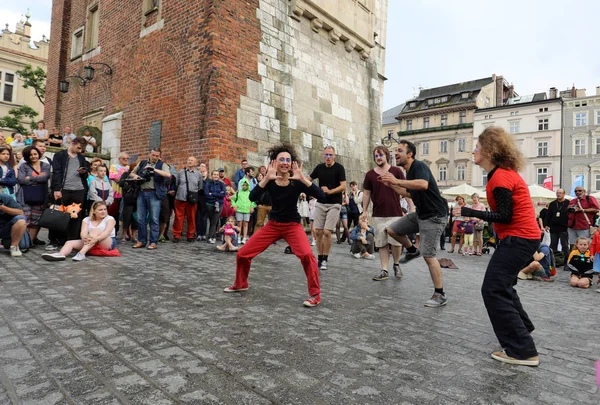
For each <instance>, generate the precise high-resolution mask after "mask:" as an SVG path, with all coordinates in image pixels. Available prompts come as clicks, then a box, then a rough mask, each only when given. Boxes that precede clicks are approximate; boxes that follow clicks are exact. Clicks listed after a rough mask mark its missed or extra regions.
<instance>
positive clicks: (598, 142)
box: [596, 138, 600, 155]
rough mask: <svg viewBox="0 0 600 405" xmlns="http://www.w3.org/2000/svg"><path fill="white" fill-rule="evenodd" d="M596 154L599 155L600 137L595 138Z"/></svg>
mask: <svg viewBox="0 0 600 405" xmlns="http://www.w3.org/2000/svg"><path fill="white" fill-rule="evenodd" d="M596 155H600V138H596Z"/></svg>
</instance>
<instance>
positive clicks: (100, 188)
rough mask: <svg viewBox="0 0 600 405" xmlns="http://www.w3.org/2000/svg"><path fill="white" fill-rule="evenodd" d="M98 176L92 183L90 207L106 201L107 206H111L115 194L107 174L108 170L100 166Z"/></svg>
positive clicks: (89, 192) (89, 195)
mask: <svg viewBox="0 0 600 405" xmlns="http://www.w3.org/2000/svg"><path fill="white" fill-rule="evenodd" d="M96 171H97V174H98V175H97V176H95V177H94V178H93V179H92V181H90V189H89V191H88V200H89V201H90V205H89V206H90V207H91V206H92V204H93V203H94V202H100V201H104V202H105V203H106V205H108V206H110V205H111V204H112V203H113V200H114V193H115V191H114V190H113V188H112V186H111V184H110V181H108V177H107V176H106V173H107V172H108V169H107V168H106V166H104V165H100V166H98V167H97V168H96Z"/></svg>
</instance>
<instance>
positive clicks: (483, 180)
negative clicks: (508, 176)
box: [481, 169, 488, 186]
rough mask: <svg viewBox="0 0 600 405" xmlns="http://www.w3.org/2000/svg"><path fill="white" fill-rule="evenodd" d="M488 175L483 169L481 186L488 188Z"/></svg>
mask: <svg viewBox="0 0 600 405" xmlns="http://www.w3.org/2000/svg"><path fill="white" fill-rule="evenodd" d="M487 175H488V173H487V172H486V171H485V170H483V169H481V184H482V185H484V186H487V183H488V177H487Z"/></svg>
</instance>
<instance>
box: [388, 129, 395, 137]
mask: <svg viewBox="0 0 600 405" xmlns="http://www.w3.org/2000/svg"><path fill="white" fill-rule="evenodd" d="M388 136H389V137H392V136H394V130H393V129H388Z"/></svg>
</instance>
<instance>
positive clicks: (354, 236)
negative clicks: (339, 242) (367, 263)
mask: <svg viewBox="0 0 600 405" xmlns="http://www.w3.org/2000/svg"><path fill="white" fill-rule="evenodd" d="M350 241H351V243H352V246H351V248H350V251H351V252H352V256H354V257H356V258H357V259H361V258H362V259H368V260H373V259H374V258H375V256H373V250H374V249H375V229H374V228H373V227H372V226H371V225H369V224H368V222H367V220H366V219H359V220H358V225H356V226H355V227H354V229H352V233H350Z"/></svg>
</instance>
